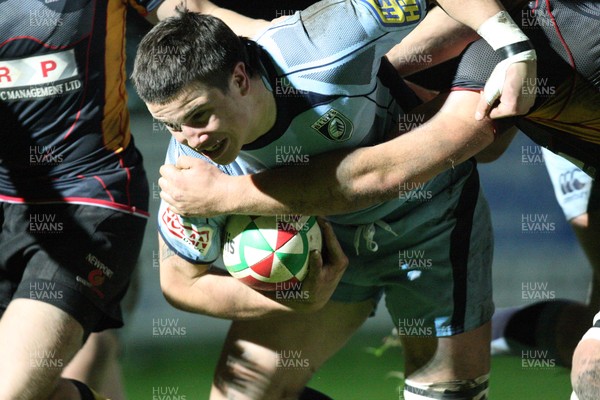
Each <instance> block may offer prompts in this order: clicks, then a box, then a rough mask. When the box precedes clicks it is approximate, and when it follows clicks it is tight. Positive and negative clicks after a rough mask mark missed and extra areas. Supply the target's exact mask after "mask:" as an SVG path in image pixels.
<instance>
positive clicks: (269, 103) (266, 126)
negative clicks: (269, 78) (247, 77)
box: [253, 77, 277, 139]
mask: <svg viewBox="0 0 600 400" xmlns="http://www.w3.org/2000/svg"><path fill="white" fill-rule="evenodd" d="M253 81H254V82H253V84H254V87H255V88H256V95H255V97H254V100H255V108H254V109H255V110H256V115H257V121H256V124H257V125H256V132H260V134H259V135H257V137H256V138H255V139H257V138H258V137H260V136H262V135H264V134H265V133H267V132H268V131H269V130H270V129H271V128H273V126H274V125H275V120H276V118H277V105H276V103H275V96H273V92H272V91H271V90H270V89H269V88H267V87H266V86H265V83H264V82H263V80H262V79H261V78H260V77H256V78H254V79H253Z"/></svg>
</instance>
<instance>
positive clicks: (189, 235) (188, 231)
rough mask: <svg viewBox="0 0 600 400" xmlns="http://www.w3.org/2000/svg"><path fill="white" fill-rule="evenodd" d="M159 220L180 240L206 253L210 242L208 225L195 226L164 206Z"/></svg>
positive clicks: (211, 235) (210, 236)
mask: <svg viewBox="0 0 600 400" xmlns="http://www.w3.org/2000/svg"><path fill="white" fill-rule="evenodd" d="M161 220H162V222H163V224H164V226H165V228H166V229H167V231H168V232H169V233H170V234H171V235H172V236H174V237H175V238H177V239H179V240H180V241H181V242H183V243H185V244H187V245H188V246H190V247H192V248H194V249H195V250H197V251H199V252H200V254H202V255H206V253H207V252H208V250H209V249H210V246H211V244H212V238H213V234H214V230H213V228H211V227H210V226H208V225H202V226H197V225H195V224H193V223H191V222H189V221H186V220H184V219H183V218H182V217H181V216H180V215H179V214H175V213H174V212H173V211H171V209H170V208H168V207H167V208H166V209H165V211H164V212H163V214H162V215H161Z"/></svg>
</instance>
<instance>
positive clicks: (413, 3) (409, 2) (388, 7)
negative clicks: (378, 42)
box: [361, 0, 424, 26]
mask: <svg viewBox="0 0 600 400" xmlns="http://www.w3.org/2000/svg"><path fill="white" fill-rule="evenodd" d="M361 1H362V2H363V3H364V4H366V5H367V7H369V9H371V10H372V11H373V12H374V14H375V16H376V17H377V19H379V22H381V24H382V25H384V26H394V25H408V24H415V23H417V22H419V21H420V20H421V15H422V14H424V13H422V12H421V7H422V4H421V2H420V1H419V0H361Z"/></svg>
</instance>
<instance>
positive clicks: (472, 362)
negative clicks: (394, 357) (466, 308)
mask: <svg viewBox="0 0 600 400" xmlns="http://www.w3.org/2000/svg"><path fill="white" fill-rule="evenodd" d="M490 331H491V323H490V322H488V323H486V324H485V325H483V326H482V327H480V328H477V329H474V330H472V331H469V332H465V333H462V334H459V335H455V336H451V337H445V338H439V339H436V338H419V337H402V338H401V341H402V347H403V349H404V358H405V361H404V366H405V367H404V368H405V376H406V381H405V388H404V398H405V399H407V400H410V399H428V398H441V399H443V398H445V397H437V396H439V395H440V392H441V391H443V390H448V391H450V392H454V393H453V394H452V395H448V396H449V397H448V399H451V398H452V399H454V398H458V397H456V396H457V393H461V394H462V395H463V396H464V397H460V398H461V399H469V400H470V399H487V392H488V375H489V372H490V356H489V343H490V336H491V333H490ZM434 388H435V390H434ZM451 396H454V397H451Z"/></svg>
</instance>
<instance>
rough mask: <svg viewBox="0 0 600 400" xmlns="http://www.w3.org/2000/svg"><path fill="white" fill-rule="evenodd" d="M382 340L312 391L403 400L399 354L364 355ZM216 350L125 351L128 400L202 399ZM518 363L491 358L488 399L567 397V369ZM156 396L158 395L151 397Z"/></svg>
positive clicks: (345, 356)
mask: <svg viewBox="0 0 600 400" xmlns="http://www.w3.org/2000/svg"><path fill="white" fill-rule="evenodd" d="M383 335H384V334H379V333H366V332H363V333H359V334H358V335H357V336H355V337H354V338H353V339H352V340H351V341H350V343H349V344H348V345H347V346H346V347H345V348H344V349H343V350H342V351H341V352H340V353H338V354H337V355H336V356H335V357H334V358H333V359H331V360H330V361H329V362H328V363H327V364H326V365H325V366H324V367H323V368H322V369H321V370H320V371H318V372H317V374H316V375H315V376H314V378H313V380H312V382H311V386H312V387H314V388H316V389H318V390H321V391H322V392H324V393H327V394H328V395H329V396H331V397H332V398H334V399H335V400H388V399H389V400H391V399H393V400H399V399H402V397H401V394H400V393H399V391H398V386H399V384H400V379H399V378H397V377H393V376H390V375H391V374H390V373H391V372H393V371H399V370H400V369H401V367H400V365H401V362H402V351H401V349H399V348H390V349H388V350H387V351H386V352H384V354H383V355H382V356H381V357H377V356H375V355H373V354H370V353H369V352H368V351H367V348H369V347H378V346H380V344H381V338H382V337H383ZM220 346H221V343H220V342H219V341H197V342H194V341H190V340H189V339H184V340H180V339H173V340H170V341H168V342H167V341H165V340H164V339H161V340H160V342H157V344H156V345H145V346H133V345H132V346H129V347H128V348H127V349H126V354H125V357H124V374H125V377H126V389H127V393H128V397H129V398H130V399H132V400H146V399H148V400H157V399H169V400H204V399H207V397H208V395H207V393H208V390H209V387H210V381H211V377H212V371H213V368H214V365H215V363H216V360H217V356H218V352H219V348H220ZM523 364H524V363H523V362H522V360H521V358H520V357H504V356H503V357H495V358H494V359H493V366H492V380H491V392H490V395H491V397H490V398H491V399H493V400H567V399H568V398H569V395H570V392H571V391H570V387H569V371H568V370H567V369H564V368H561V367H544V366H543V365H531V364H532V363H529V365H523ZM525 364H527V363H525ZM533 364H535V363H533ZM156 393H160V394H159V395H158V396H157V397H154V394H156ZM167 393H168V394H167ZM161 395H162V396H163V397H160V396H161ZM169 396H170V397H169Z"/></svg>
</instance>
